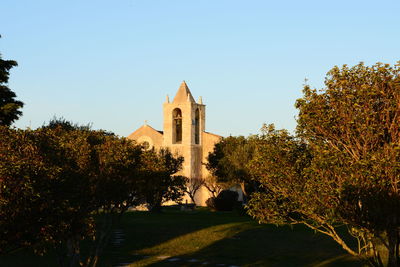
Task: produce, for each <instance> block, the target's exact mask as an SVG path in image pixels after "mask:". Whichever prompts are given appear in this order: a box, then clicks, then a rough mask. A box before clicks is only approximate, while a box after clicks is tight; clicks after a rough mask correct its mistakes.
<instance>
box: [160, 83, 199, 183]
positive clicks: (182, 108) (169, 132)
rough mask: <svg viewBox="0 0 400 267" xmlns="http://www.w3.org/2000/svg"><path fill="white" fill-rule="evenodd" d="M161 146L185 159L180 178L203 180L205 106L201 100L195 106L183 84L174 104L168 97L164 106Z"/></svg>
mask: <svg viewBox="0 0 400 267" xmlns="http://www.w3.org/2000/svg"><path fill="white" fill-rule="evenodd" d="M163 111H164V133H163V134H164V138H163V146H164V147H169V148H170V149H171V151H172V152H173V153H178V154H180V155H182V156H183V157H184V158H185V161H184V163H183V170H182V173H181V174H182V175H184V176H186V177H188V178H190V179H195V178H202V156H203V155H202V143H203V140H202V139H203V135H202V133H203V132H204V131H205V105H203V103H202V100H201V98H200V99H199V103H196V101H195V100H194V98H193V96H192V93H191V92H190V90H189V88H188V86H187V84H186V82H185V81H183V82H182V84H181V85H180V87H179V89H178V91H177V93H176V95H175V97H174V99H173V101H172V102H171V103H170V102H169V99H168V97H167V100H166V102H165V103H164V106H163Z"/></svg>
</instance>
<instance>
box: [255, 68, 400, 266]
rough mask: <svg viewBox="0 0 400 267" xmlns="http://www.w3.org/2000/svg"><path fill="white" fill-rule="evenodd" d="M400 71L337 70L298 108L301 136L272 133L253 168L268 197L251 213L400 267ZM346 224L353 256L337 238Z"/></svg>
mask: <svg viewBox="0 0 400 267" xmlns="http://www.w3.org/2000/svg"><path fill="white" fill-rule="evenodd" d="M399 74H400V65H395V66H394V67H391V66H389V65H383V64H379V63H378V64H376V65H374V66H372V67H367V66H365V65H364V64H362V63H360V64H359V65H357V66H354V67H352V68H349V67H347V66H346V65H345V66H343V67H342V68H338V67H334V68H333V69H332V70H331V71H330V72H329V73H328V76H327V78H326V80H325V85H326V88H324V89H322V90H320V91H317V90H313V89H311V88H310V87H309V86H308V85H306V86H305V87H304V96H303V98H301V99H299V100H298V101H297V103H296V107H297V108H298V109H299V111H300V112H299V118H298V128H297V134H298V136H297V137H295V136H290V135H289V134H288V133H287V132H285V131H276V130H275V129H274V128H273V127H271V126H270V127H266V128H264V134H263V135H261V136H259V143H258V145H257V151H256V153H255V154H256V155H255V156H254V159H253V161H252V163H251V166H252V168H251V169H252V171H253V173H254V177H255V179H257V180H258V181H259V182H260V183H261V184H262V187H263V192H259V193H257V194H255V195H253V198H252V200H251V202H250V203H249V212H250V214H251V215H253V216H254V217H255V218H257V219H258V220H260V221H262V222H274V223H287V222H290V223H304V224H306V225H307V226H309V227H311V228H313V229H315V230H317V231H320V232H321V233H324V234H327V235H329V236H331V237H332V238H333V239H334V240H335V241H336V242H338V243H339V244H340V245H341V246H342V247H343V248H344V249H345V250H346V251H348V252H349V253H350V254H352V255H356V256H359V257H361V258H363V259H365V260H368V261H369V263H370V264H371V265H374V266H382V265H387V266H398V265H399V264H400V260H399V250H398V249H397V248H398V246H399V240H400V239H399V226H400V225H399V223H400V209H399V207H400V195H399V191H398V185H399V184H400V183H399V181H400V180H399V177H400V168H399V166H400V165H399V163H398V162H399V159H400V150H399V144H400V121H399V120H400V108H399V105H398V103H400V75H399ZM342 224H345V225H347V226H348V228H349V232H350V233H351V234H352V235H353V236H354V237H355V238H356V239H357V241H358V248H351V247H350V246H348V245H347V243H346V241H345V240H344V239H343V238H341V236H340V234H339V233H338V232H337V231H336V228H335V227H336V226H338V225H342Z"/></svg>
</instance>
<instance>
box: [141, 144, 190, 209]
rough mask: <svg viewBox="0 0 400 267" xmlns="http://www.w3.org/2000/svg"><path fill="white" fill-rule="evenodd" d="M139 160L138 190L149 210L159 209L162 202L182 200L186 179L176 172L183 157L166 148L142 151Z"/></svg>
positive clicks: (180, 165) (180, 166)
mask: <svg viewBox="0 0 400 267" xmlns="http://www.w3.org/2000/svg"><path fill="white" fill-rule="evenodd" d="M141 162H142V169H141V172H142V179H141V181H142V184H141V186H140V189H139V191H141V192H142V196H143V197H144V199H145V201H146V203H147V204H148V205H149V208H150V210H152V211H160V210H161V206H162V204H163V203H165V202H167V201H176V202H179V201H181V200H182V197H183V196H184V193H185V190H186V184H187V182H188V179H187V178H186V177H184V176H181V175H176V173H177V172H179V171H180V170H181V169H182V163H183V157H181V156H179V157H175V156H174V155H173V154H172V153H171V152H170V151H169V150H167V149H161V150H159V151H158V152H157V151H155V150H148V151H144V152H143V156H142V159H141Z"/></svg>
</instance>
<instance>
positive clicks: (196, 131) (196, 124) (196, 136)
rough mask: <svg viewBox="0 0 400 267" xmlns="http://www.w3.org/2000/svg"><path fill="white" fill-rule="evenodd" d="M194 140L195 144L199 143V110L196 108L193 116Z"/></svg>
mask: <svg viewBox="0 0 400 267" xmlns="http://www.w3.org/2000/svg"><path fill="white" fill-rule="evenodd" d="M194 142H195V144H196V145H198V144H200V111H199V109H196V114H195V116H194Z"/></svg>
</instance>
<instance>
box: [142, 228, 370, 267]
mask: <svg viewBox="0 0 400 267" xmlns="http://www.w3.org/2000/svg"><path fill="white" fill-rule="evenodd" d="M176 257H177V258H179V259H180V261H176V262H168V259H166V260H164V261H158V262H155V263H153V264H149V265H147V266H200V265H202V263H204V262H207V263H208V264H207V265H208V266H222V264H225V266H344V267H345V266H348V267H350V266H363V264H362V263H361V262H359V261H358V260H357V259H356V258H354V257H352V256H350V255H348V254H346V253H345V252H344V251H343V250H342V249H341V248H340V247H339V246H338V245H337V244H336V243H335V242H334V241H332V240H330V239H329V238H328V237H325V236H322V235H321V234H314V233H313V232H312V231H309V230H308V229H306V228H304V227H302V226H296V227H294V228H293V229H291V228H289V227H275V226H272V225H266V226H260V227H257V228H253V229H248V230H245V231H242V232H239V233H237V234H236V235H233V236H231V237H229V238H226V239H222V240H220V241H218V242H215V243H213V244H210V245H209V246H207V247H205V248H203V249H201V250H198V251H196V252H194V253H188V254H182V255H179V256H176ZM193 260H198V261H197V262H190V261H193ZM139 266H140V265H139ZM143 266H145V265H143Z"/></svg>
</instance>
